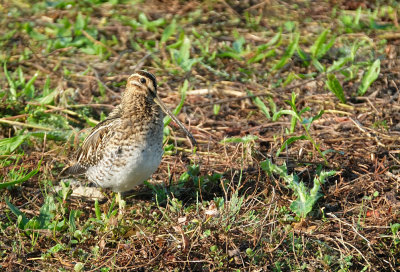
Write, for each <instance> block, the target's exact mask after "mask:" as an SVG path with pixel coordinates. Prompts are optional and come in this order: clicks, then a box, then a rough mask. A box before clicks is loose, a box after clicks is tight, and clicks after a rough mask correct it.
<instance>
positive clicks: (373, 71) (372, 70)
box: [357, 59, 381, 95]
mask: <svg viewBox="0 0 400 272" xmlns="http://www.w3.org/2000/svg"><path fill="white" fill-rule="evenodd" d="M380 71H381V61H380V60H379V59H377V60H376V61H374V63H373V64H372V65H371V66H370V67H369V69H368V71H367V72H366V73H365V74H364V76H363V78H362V80H361V85H360V88H359V89H358V91H357V94H358V95H364V94H365V93H366V92H367V90H368V88H369V86H371V84H372V83H373V82H374V81H375V80H376V79H377V78H378V76H379V72H380Z"/></svg>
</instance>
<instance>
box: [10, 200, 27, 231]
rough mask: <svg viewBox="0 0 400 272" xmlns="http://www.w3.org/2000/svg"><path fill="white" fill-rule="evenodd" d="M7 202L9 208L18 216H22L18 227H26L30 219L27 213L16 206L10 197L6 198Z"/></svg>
mask: <svg viewBox="0 0 400 272" xmlns="http://www.w3.org/2000/svg"><path fill="white" fill-rule="evenodd" d="M5 201H6V204H7V206H8V208H9V209H10V210H11V212H12V213H13V214H14V215H15V216H16V217H17V218H19V217H20V218H21V219H20V220H19V224H18V227H19V228H20V229H24V228H25V226H26V224H28V222H29V219H28V218H27V217H26V215H25V214H24V213H23V212H21V211H20V210H19V209H18V208H17V207H15V206H14V205H13V204H12V203H11V202H9V201H8V198H7V197H6V198H5Z"/></svg>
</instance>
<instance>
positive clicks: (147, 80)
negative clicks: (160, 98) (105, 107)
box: [126, 71, 157, 98]
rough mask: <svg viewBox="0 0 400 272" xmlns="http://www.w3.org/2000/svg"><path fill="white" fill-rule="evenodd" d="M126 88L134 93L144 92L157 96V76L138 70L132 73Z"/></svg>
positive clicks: (143, 93)
mask: <svg viewBox="0 0 400 272" xmlns="http://www.w3.org/2000/svg"><path fill="white" fill-rule="evenodd" d="M126 87H127V88H126V89H127V91H128V92H131V93H132V94H142V95H146V96H150V97H153V98H155V97H157V80H156V77H155V76H154V75H153V74H152V73H149V72H147V71H138V72H136V73H134V74H132V75H131V76H130V77H129V78H128V81H127V84H126Z"/></svg>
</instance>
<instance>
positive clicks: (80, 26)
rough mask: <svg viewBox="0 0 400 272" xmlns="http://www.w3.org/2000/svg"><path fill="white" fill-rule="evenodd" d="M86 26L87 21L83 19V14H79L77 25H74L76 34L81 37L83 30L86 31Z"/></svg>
mask: <svg viewBox="0 0 400 272" xmlns="http://www.w3.org/2000/svg"><path fill="white" fill-rule="evenodd" d="M85 26H86V22H85V19H84V18H83V16H82V13H80V12H79V13H78V15H77V16H76V19H75V25H74V29H75V34H77V35H80V34H81V30H82V29H84V28H85Z"/></svg>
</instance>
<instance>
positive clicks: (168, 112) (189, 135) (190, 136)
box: [154, 95, 197, 146]
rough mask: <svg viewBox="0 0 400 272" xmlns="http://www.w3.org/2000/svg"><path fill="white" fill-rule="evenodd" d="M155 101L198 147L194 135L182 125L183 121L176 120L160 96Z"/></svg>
mask: <svg viewBox="0 0 400 272" xmlns="http://www.w3.org/2000/svg"><path fill="white" fill-rule="evenodd" d="M154 101H155V102H156V103H157V104H158V105H159V106H160V107H161V109H162V110H163V111H164V112H165V113H166V114H168V116H169V117H171V119H172V120H173V121H174V122H175V123H176V124H177V125H178V126H179V127H180V128H181V129H182V130H183V131H184V132H185V133H186V135H187V136H188V137H189V139H190V141H191V142H192V144H193V145H194V146H197V142H196V139H195V138H194V137H193V135H192V134H191V133H190V132H189V130H187V129H186V128H185V126H184V125H183V124H182V123H181V121H179V120H178V118H176V116H175V115H174V114H173V113H172V112H171V111H170V110H169V109H168V108H167V107H166V106H165V104H164V103H163V102H162V101H161V99H160V98H159V97H158V95H157V96H156V97H155V98H154Z"/></svg>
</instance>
